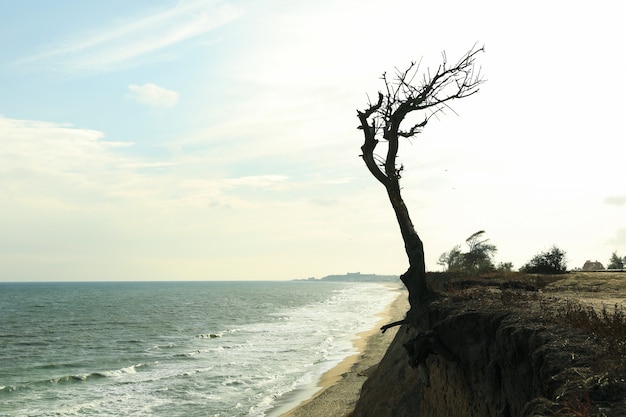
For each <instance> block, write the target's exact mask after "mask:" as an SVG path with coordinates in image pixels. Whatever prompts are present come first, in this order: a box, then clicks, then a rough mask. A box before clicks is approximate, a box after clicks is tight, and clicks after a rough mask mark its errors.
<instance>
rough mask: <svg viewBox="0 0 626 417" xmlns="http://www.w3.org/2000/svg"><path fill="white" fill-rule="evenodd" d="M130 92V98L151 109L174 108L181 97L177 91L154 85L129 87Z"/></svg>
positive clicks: (132, 85) (133, 85)
mask: <svg viewBox="0 0 626 417" xmlns="http://www.w3.org/2000/svg"><path fill="white" fill-rule="evenodd" d="M128 91H129V93H128V96H127V97H128V98H130V99H131V100H135V101H137V102H139V103H142V104H147V105H149V106H151V107H174V106H176V104H177V103H178V99H179V97H180V94H178V93H177V92H176V91H172V90H168V89H166V88H163V87H159V86H158V85H156V84H152V83H146V84H144V85H137V84H131V85H129V86H128Z"/></svg>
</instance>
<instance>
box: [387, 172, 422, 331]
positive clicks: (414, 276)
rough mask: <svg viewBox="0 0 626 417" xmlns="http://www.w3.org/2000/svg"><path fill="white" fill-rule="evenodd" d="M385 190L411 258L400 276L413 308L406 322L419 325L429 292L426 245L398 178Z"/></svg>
mask: <svg viewBox="0 0 626 417" xmlns="http://www.w3.org/2000/svg"><path fill="white" fill-rule="evenodd" d="M385 188H386V189H387V194H388V196H389V200H390V201H391V205H392V207H393V210H394V212H395V214H396V219H397V220H398V225H399V226H400V233H401V234H402V240H403V241H404V249H405V251H406V254H407V256H408V258H409V269H408V270H407V271H406V272H405V273H404V274H402V275H401V276H400V279H401V280H402V282H403V283H404V286H405V287H406V288H407V290H408V291H409V304H410V306H411V308H410V310H409V311H408V313H407V317H406V320H407V321H408V322H411V323H417V321H418V320H419V319H420V317H421V316H422V313H423V311H424V309H425V307H426V302H427V299H428V292H429V289H428V286H427V284H426V262H425V259H424V245H423V243H422V240H421V239H420V237H419V235H418V234H417V232H416V231H415V227H414V226H413V222H411V218H410V216H409V210H408V209H407V207H406V205H405V204H404V200H402V196H401V195H400V186H399V183H398V180H397V178H394V179H393V180H391V181H389V182H388V183H387V184H386V185H385Z"/></svg>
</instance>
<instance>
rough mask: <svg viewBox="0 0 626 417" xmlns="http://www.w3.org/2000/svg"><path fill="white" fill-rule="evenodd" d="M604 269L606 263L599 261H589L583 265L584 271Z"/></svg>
mask: <svg viewBox="0 0 626 417" xmlns="http://www.w3.org/2000/svg"><path fill="white" fill-rule="evenodd" d="M602 270H604V265H602V263H601V262H598V261H587V262H585V264H584V265H583V271H602Z"/></svg>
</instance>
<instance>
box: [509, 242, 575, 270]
mask: <svg viewBox="0 0 626 417" xmlns="http://www.w3.org/2000/svg"><path fill="white" fill-rule="evenodd" d="M520 272H525V273H528V274H564V273H565V272H567V265H566V263H565V251H564V250H562V249H560V248H558V247H557V246H552V248H550V249H549V250H547V251H545V252H540V253H538V254H537V255H535V256H534V257H533V258H532V259H531V260H530V261H528V263H527V264H526V265H524V266H522V267H521V268H520Z"/></svg>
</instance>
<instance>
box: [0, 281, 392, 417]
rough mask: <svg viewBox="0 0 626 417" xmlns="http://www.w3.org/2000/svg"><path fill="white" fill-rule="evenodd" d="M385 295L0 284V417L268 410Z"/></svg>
mask: <svg viewBox="0 0 626 417" xmlns="http://www.w3.org/2000/svg"><path fill="white" fill-rule="evenodd" d="M396 294H397V293H395V292H393V291H391V290H390V288H388V287H386V286H384V285H383V284H369V283H330V282H306V281H304V282H134V283H129V282H125V283H117V282H109V283H22V284H14V283H0V416H168V417H171V416H203V417H210V416H213V417H218V416H219V417H222V416H229V417H230V416H266V415H270V416H271V415H272V414H273V413H274V414H276V413H277V412H278V411H277V409H276V407H277V406H280V405H282V406H283V407H284V405H285V404H289V402H290V401H293V400H294V398H295V397H296V393H298V392H299V393H300V394H302V392H304V393H309V394H312V391H311V390H314V389H315V388H314V387H315V383H316V382H317V380H318V378H319V376H320V375H321V374H322V373H324V372H325V371H327V370H328V369H330V368H332V367H333V366H335V365H336V364H337V363H339V362H340V361H341V360H342V359H343V358H345V357H346V356H348V355H350V354H352V353H353V352H354V350H353V347H352V340H353V339H354V337H355V334H356V333H358V332H360V331H363V330H367V329H369V328H371V327H373V326H374V324H375V323H376V322H377V320H378V318H377V317H376V316H375V315H376V313H378V312H380V311H382V310H383V309H384V308H385V307H386V306H387V305H388V304H389V303H390V302H391V301H392V300H393V299H394V298H395V297H396ZM272 410H273V411H272Z"/></svg>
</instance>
